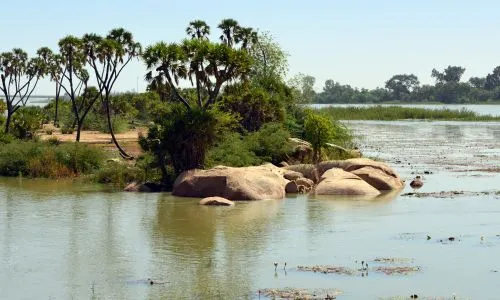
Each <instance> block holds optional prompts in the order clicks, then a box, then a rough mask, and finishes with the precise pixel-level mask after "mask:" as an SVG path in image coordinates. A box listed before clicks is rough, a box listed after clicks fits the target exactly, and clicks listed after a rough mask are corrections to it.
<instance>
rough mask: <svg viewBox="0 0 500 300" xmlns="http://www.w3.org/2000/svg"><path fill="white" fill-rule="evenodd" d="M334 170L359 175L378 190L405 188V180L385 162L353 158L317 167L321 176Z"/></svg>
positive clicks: (325, 162) (325, 163)
mask: <svg viewBox="0 0 500 300" xmlns="http://www.w3.org/2000/svg"><path fill="white" fill-rule="evenodd" d="M332 168H341V169H343V170H344V171H347V172H352V173H353V174H356V175H359V176H360V177H361V178H362V179H363V180H366V181H367V182H368V183H369V184H371V185H373V186H374V187H375V188H377V189H378V190H397V189H401V188H403V187H404V182H403V180H401V178H400V177H399V176H398V175H397V174H396V172H395V171H394V170H393V169H392V168H391V167H389V165H387V164H386V163H384V162H379V161H374V160H371V159H368V158H351V159H347V160H333V161H324V162H321V163H319V164H318V167H317V169H318V173H319V174H320V175H322V174H323V173H324V172H326V171H328V170H330V169H332Z"/></svg>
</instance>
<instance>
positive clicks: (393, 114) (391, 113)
mask: <svg viewBox="0 0 500 300" xmlns="http://www.w3.org/2000/svg"><path fill="white" fill-rule="evenodd" d="M318 111H319V112H321V113H323V114H325V115H328V116H329V117H331V118H333V119H335V120H379V121H396V120H449V121H500V116H492V115H481V114H478V113H476V112H473V111H471V110H467V109H460V110H455V109H449V108H439V109H438V108H436V109H426V108H418V107H403V106H381V105H377V106H368V107H361V106H348V107H338V106H335V107H323V108H318Z"/></svg>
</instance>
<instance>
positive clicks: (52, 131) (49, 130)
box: [45, 128, 54, 135]
mask: <svg viewBox="0 0 500 300" xmlns="http://www.w3.org/2000/svg"><path fill="white" fill-rule="evenodd" d="M45 133H46V134H47V135H52V133H54V129H52V128H49V129H45Z"/></svg>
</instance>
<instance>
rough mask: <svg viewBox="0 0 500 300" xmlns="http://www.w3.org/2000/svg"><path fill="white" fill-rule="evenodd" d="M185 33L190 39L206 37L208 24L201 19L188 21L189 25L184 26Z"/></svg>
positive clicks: (208, 29) (208, 31)
mask: <svg viewBox="0 0 500 300" xmlns="http://www.w3.org/2000/svg"><path fill="white" fill-rule="evenodd" d="M186 33H187V34H188V35H189V36H190V37H191V38H192V39H208V35H209V34H210V26H208V25H207V23H205V21H202V20H194V21H191V22H189V26H188V27H187V28H186Z"/></svg>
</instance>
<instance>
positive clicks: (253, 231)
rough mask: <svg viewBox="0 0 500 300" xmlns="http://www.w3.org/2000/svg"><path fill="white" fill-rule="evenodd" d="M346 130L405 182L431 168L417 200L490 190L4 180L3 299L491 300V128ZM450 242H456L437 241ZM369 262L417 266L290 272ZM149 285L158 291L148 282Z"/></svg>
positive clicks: (499, 199) (494, 130)
mask: <svg viewBox="0 0 500 300" xmlns="http://www.w3.org/2000/svg"><path fill="white" fill-rule="evenodd" d="M349 126H350V127H352V128H353V129H354V130H355V131H356V133H357V134H358V135H359V137H360V146H361V149H362V150H363V152H364V153H365V155H369V156H375V157H380V158H383V159H386V160H387V161H389V163H390V164H391V165H392V166H393V167H394V168H395V169H396V170H397V171H398V172H399V173H400V174H401V176H402V177H403V178H404V179H411V178H412V177H413V176H414V175H415V174H417V173H419V174H421V173H423V172H424V171H426V170H427V171H431V172H432V174H429V175H425V185H424V187H423V188H422V191H423V192H433V191H450V190H465V191H488V194H484V195H474V196H470V195H469V196H467V195H466V196H460V197H455V198H433V197H424V198H412V197H405V196H400V195H388V196H387V197H382V198H380V199H377V200H374V201H361V200H359V199H340V198H335V197H330V198H322V199H315V198H314V197H308V196H304V195H300V196H297V197H289V198H287V199H285V200H281V201H260V202H253V203H250V202H245V203H238V204H237V205H236V206H235V207H234V208H213V207H200V206H198V205H197V199H180V198H176V197H172V196H170V195H169V194H133V193H108V192H106V191H102V190H101V191H99V189H96V187H95V186H88V185H83V184H72V183H68V182H64V181H63V182H53V181H45V180H20V179H1V180H0V299H257V298H258V296H257V293H256V292H257V291H258V290H259V289H262V288H278V287H297V288H336V289H339V290H341V291H343V295H342V296H339V297H338V299H378V298H379V297H391V296H399V295H401V296H409V295H410V294H413V293H415V294H418V295H420V296H421V297H424V296H428V297H437V296H441V297H452V295H453V294H456V295H458V296H459V297H460V299H499V297H498V288H497V285H498V282H500V260H499V259H498V253H500V236H499V235H500V195H496V194H495V191H498V190H500V186H499V185H500V184H499V182H500V177H499V176H498V173H495V172H486V171H484V169H488V168H492V167H495V166H496V167H498V166H500V144H499V142H498V141H499V140H500V138H499V137H500V123H484V124H481V123H458V122H455V123H450V122H350V123H349ZM408 191H411V189H410V188H409V187H407V188H406V189H405V190H404V191H403V192H408ZM427 235H430V236H432V239H431V240H430V241H427V239H426V236H427ZM449 236H455V237H457V241H456V242H453V243H440V242H439V241H438V240H439V239H446V238H448V237H449ZM481 236H483V237H484V238H483V240H481V239H480V237H481ZM458 240H459V241H458ZM377 257H401V258H410V259H413V260H414V262H413V265H416V266H421V268H422V271H421V272H419V273H416V274H412V275H408V276H403V275H392V276H388V275H384V274H382V273H377V272H370V273H369V276H368V277H360V276H347V275H334V274H329V275H325V274H316V273H303V272H298V271H297V270H296V266H297V265H313V264H332V265H342V266H346V267H356V266H357V265H356V263H355V261H356V260H357V261H360V260H365V261H369V262H370V266H374V267H375V266H377V264H376V263H375V262H373V260H374V259H375V258H377ZM275 261H276V262H279V264H280V265H279V268H278V272H276V273H275V272H274V266H273V263H274V262H275ZM285 261H286V262H287V265H288V268H287V271H286V272H285V271H284V270H283V269H282V267H283V263H284V262H285ZM495 271H498V272H495ZM149 277H150V278H153V279H154V280H156V281H159V282H164V283H163V284H158V285H153V286H150V285H148V284H146V283H145V280H146V279H147V278H149Z"/></svg>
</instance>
